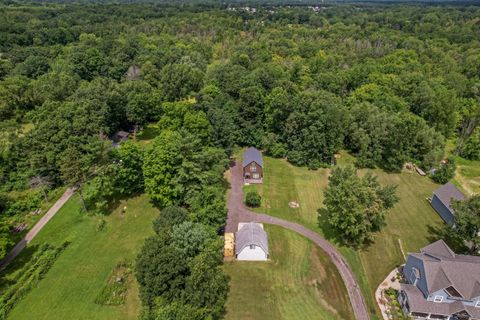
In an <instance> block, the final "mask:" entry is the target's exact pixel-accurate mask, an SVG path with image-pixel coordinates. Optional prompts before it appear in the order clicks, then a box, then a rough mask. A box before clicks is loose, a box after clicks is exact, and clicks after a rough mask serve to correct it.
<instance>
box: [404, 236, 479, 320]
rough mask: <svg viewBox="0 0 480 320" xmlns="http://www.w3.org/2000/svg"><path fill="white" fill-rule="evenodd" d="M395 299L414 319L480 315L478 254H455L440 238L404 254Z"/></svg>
mask: <svg viewBox="0 0 480 320" xmlns="http://www.w3.org/2000/svg"><path fill="white" fill-rule="evenodd" d="M403 276H404V278H405V281H406V283H402V284H401V285H400V290H399V293H398V301H399V302H400V305H401V306H402V309H403V311H404V312H405V314H407V315H409V316H411V317H413V318H414V319H449V320H469V319H472V320H473V319H477V320H478V319H480V257H476V256H467V255H461V254H455V253H454V252H453V251H452V250H451V249H450V248H449V247H448V245H447V244H446V243H445V242H443V240H439V241H436V242H434V243H432V244H430V245H428V246H426V247H425V248H423V249H421V250H420V253H411V254H409V255H408V258H407V263H406V264H405V267H404V268H403Z"/></svg>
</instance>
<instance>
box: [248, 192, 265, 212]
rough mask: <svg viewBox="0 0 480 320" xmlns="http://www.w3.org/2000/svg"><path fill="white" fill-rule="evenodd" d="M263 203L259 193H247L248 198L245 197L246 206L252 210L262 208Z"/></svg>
mask: <svg viewBox="0 0 480 320" xmlns="http://www.w3.org/2000/svg"><path fill="white" fill-rule="evenodd" d="M261 202H262V198H261V197H260V195H259V194H258V192H257V191H249V192H247V196H246V197H245V204H246V205H247V206H249V207H252V208H256V207H260V204H261Z"/></svg>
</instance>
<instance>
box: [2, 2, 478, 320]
mask: <svg viewBox="0 0 480 320" xmlns="http://www.w3.org/2000/svg"><path fill="white" fill-rule="evenodd" d="M0 16H1V17H2V19H1V20H0V128H1V131H0V183H1V187H0V212H1V217H0V218H1V220H0V224H1V228H0V231H1V246H0V247H1V248H0V253H1V255H2V256H3V255H5V253H6V251H7V249H8V248H10V247H11V245H12V238H11V232H10V229H11V228H12V225H11V222H12V221H15V219H14V218H15V217H17V216H21V215H23V214H26V213H28V212H30V211H31V210H34V209H35V208H37V207H38V205H39V203H40V202H41V201H43V199H44V198H46V199H48V196H49V190H52V189H55V188H57V187H60V186H75V187H76V188H78V192H79V194H80V196H81V199H82V204H83V208H84V210H85V211H87V212H96V213H102V212H106V211H108V208H109V205H110V204H111V203H112V199H115V198H119V197H126V196H129V195H131V194H135V193H138V192H143V191H145V192H146V193H147V194H148V195H149V196H150V198H151V200H152V201H153V202H154V203H155V204H156V205H157V206H158V207H159V208H162V209H163V208H167V209H165V210H167V212H169V211H170V212H173V213H175V214H173V213H172V216H175V217H177V218H178V219H177V220H175V219H174V221H163V222H162V221H156V227H155V231H156V235H155V236H154V237H151V238H149V239H148V240H147V241H146V243H145V246H144V248H143V249H142V253H141V256H140V258H139V261H138V266H137V272H138V273H137V278H138V279H139V283H140V284H141V285H143V286H142V290H141V295H142V300H143V302H144V305H145V306H146V311H145V317H146V318H157V319H163V318H165V317H166V318H171V317H177V318H178V319H195V318H198V319H203V318H206V317H212V318H214V319H216V318H219V317H221V315H222V308H223V307H222V306H223V303H224V299H225V294H226V287H225V283H226V279H225V278H224V276H223V275H222V274H221V271H220V269H219V265H220V264H221V248H220V246H219V244H218V243H217V241H216V240H217V237H216V233H217V232H218V230H220V229H221V227H222V226H223V224H224V221H225V216H226V208H225V188H226V186H225V182H224V181H223V171H224V170H225V169H226V168H227V166H228V157H229V156H230V155H231V154H232V152H233V150H234V148H235V146H256V147H259V148H261V149H263V150H264V151H265V153H266V154H268V155H270V156H273V157H284V158H286V159H287V160H288V161H289V162H291V163H292V164H294V165H298V166H308V167H309V168H310V169H316V168H319V167H325V166H330V165H331V164H332V162H333V161H334V158H335V157H334V155H335V154H336V153H337V152H339V151H340V150H344V149H346V150H348V151H349V152H350V153H352V154H353V155H355V159H356V165H357V166H358V167H366V168H374V167H380V168H382V169H384V170H387V171H399V170H401V168H402V167H403V165H404V163H405V162H413V163H415V164H417V165H418V166H420V167H422V168H423V169H425V170H429V169H431V168H433V167H437V166H438V165H439V162H440V160H441V159H443V157H444V152H445V145H446V141H448V140H450V141H455V144H456V152H457V153H458V154H459V155H461V156H463V157H466V158H469V159H479V158H480V129H479V128H478V124H479V122H480V38H479V34H480V8H478V7H475V6H470V7H467V6H464V7H460V6H458V7H457V6H416V5H377V6H373V5H369V4H362V5H359V4H358V5H354V4H344V5H335V6H333V5H332V6H330V5H322V6H313V7H308V6H297V7H279V6H257V7H256V8H255V9H252V7H236V6H226V5H224V6H220V5H184V6H182V7H176V6H168V5H159V4H124V5H121V6H120V5H115V4H88V5H85V4H84V5H79V4H71V5H62V4H41V5H40V4H28V3H17V2H5V3H4V4H3V5H0ZM151 123H156V124H158V127H159V128H160V132H159V134H158V135H157V136H156V137H155V138H154V139H153V141H152V142H151V143H149V144H147V145H140V144H138V143H136V142H135V136H136V135H137V134H139V133H140V132H141V131H142V129H143V128H145V126H146V125H147V124H151ZM119 130H124V131H131V132H132V135H133V137H134V138H133V141H128V142H126V143H123V144H122V145H121V147H120V148H112V144H111V141H110V139H109V138H110V137H112V135H114V133H115V132H117V131H119ZM181 235H189V238H188V241H187V239H185V238H182V236H181ZM184 237H185V236H184ZM171 243H177V244H178V246H176V247H175V248H174V247H173V246H172V245H171ZM156 252H163V253H162V254H161V255H157V254H156ZM219 257H220V258H219ZM145 259H147V260H145ZM152 259H153V260H155V259H156V261H155V262H154V263H155V264H154V265H155V266H161V267H162V268H163V270H168V272H169V273H168V274H154V275H152V272H153V271H152V270H153V269H150V270H149V266H151V265H152V263H153V262H152ZM183 261H189V263H188V264H185V263H184V262H183ZM206 270H211V272H210V273H209V272H208V271H206ZM207 275H209V276H207ZM152 277H153V278H152ZM151 283H162V284H168V286H167V287H161V286H160V287H159V286H156V287H149V284H151ZM194 287H195V288H198V287H201V288H205V290H204V291H205V292H204V293H205V294H204V295H203V296H198V294H197V295H196V293H195V290H192V288H194ZM206 292H209V293H210V294H206ZM159 297H160V298H159ZM162 317H163V318H162Z"/></svg>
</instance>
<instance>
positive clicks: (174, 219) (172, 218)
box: [153, 206, 188, 234]
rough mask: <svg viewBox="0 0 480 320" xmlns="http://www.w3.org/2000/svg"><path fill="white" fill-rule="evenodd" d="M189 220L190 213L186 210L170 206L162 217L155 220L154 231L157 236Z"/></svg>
mask: <svg viewBox="0 0 480 320" xmlns="http://www.w3.org/2000/svg"><path fill="white" fill-rule="evenodd" d="M187 219H188V211H187V210H186V209H185V208H182V207H177V206H170V207H166V208H165V209H163V210H162V211H161V212H160V215H159V216H158V217H157V218H155V220H153V230H155V232H156V233H157V234H160V233H162V232H163V231H166V230H170V229H171V228H172V227H173V226H175V225H177V224H181V223H182V222H184V221H186V220H187Z"/></svg>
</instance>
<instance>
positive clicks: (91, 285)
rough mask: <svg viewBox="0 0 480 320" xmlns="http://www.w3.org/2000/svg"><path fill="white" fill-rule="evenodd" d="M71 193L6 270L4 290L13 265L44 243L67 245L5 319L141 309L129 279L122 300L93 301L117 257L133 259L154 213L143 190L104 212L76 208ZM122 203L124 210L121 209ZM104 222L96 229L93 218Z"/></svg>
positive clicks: (97, 315) (119, 314)
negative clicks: (90, 212) (109, 303)
mask: <svg viewBox="0 0 480 320" xmlns="http://www.w3.org/2000/svg"><path fill="white" fill-rule="evenodd" d="M79 206H80V205H79V201H78V198H77V196H74V197H72V199H70V200H69V201H68V202H67V203H66V204H65V205H64V206H63V207H62V209H61V210H60V211H59V212H58V213H57V215H56V216H55V217H54V218H53V219H52V220H51V221H50V222H49V223H48V224H47V225H46V226H45V228H44V229H43V230H42V231H41V232H40V233H39V234H38V236H37V237H36V238H35V239H34V240H33V241H32V243H31V244H30V245H29V246H28V247H27V249H26V250H25V251H24V252H22V254H21V255H20V256H19V257H18V258H17V259H16V260H15V261H14V263H13V264H12V265H11V266H10V267H9V269H7V273H6V274H5V276H4V278H3V279H2V286H3V289H4V287H5V284H7V283H8V281H9V279H12V278H14V276H15V272H16V270H18V268H19V267H20V266H21V265H22V264H24V263H25V261H26V260H28V259H29V258H30V257H31V255H32V254H33V252H35V250H36V249H37V248H38V247H39V246H40V245H42V244H43V243H49V244H51V245H55V246H58V245H60V244H62V243H63V242H65V241H69V242H70V245H69V246H68V248H66V249H65V251H64V252H63V253H62V255H61V256H60V257H59V258H58V259H57V260H56V261H55V263H54V264H53V266H52V268H51V269H50V271H49V272H48V273H47V274H46V276H45V278H44V279H43V280H42V281H40V283H39V285H38V286H37V287H36V288H34V289H33V290H32V291H31V292H30V293H29V294H28V295H26V297H25V298H24V299H23V300H21V301H20V303H19V304H18V305H17V306H16V307H15V308H14V309H13V310H12V312H11V314H10V317H9V318H10V319H32V315H34V318H35V319H49V320H50V319H72V320H73V319H102V320H105V319H137V318H138V312H139V309H140V300H139V297H138V288H137V285H136V282H135V281H134V279H132V280H131V281H130V280H128V281H127V284H128V285H127V287H128V288H127V294H126V297H125V303H124V304H122V305H119V306H103V305H99V304H96V303H95V300H96V298H97V297H98V296H99V294H100V293H101V292H102V290H103V288H104V286H105V284H106V283H107V282H108V281H109V278H110V276H111V274H112V270H114V269H115V268H116V266H117V264H118V263H119V262H120V261H133V260H134V259H135V256H136V254H137V252H138V250H139V249H140V246H141V245H142V243H143V240H144V239H145V237H146V236H148V235H149V234H153V230H152V228H151V223H152V220H153V219H154V217H156V216H157V215H158V210H157V209H155V208H154V207H152V205H151V204H150V203H149V201H148V198H147V196H146V195H140V196H137V197H133V198H130V199H128V200H126V201H121V203H120V204H119V205H118V206H117V208H116V209H115V210H114V211H113V212H112V213H111V214H110V215H108V216H103V217H98V216H88V215H86V214H84V213H80V212H79ZM124 206H126V207H127V210H126V213H125V214H123V213H122V209H121V208H123V207H124ZM101 219H104V220H105V221H106V224H105V226H104V228H103V229H102V230H97V225H98V222H99V221H100V220H101Z"/></svg>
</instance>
